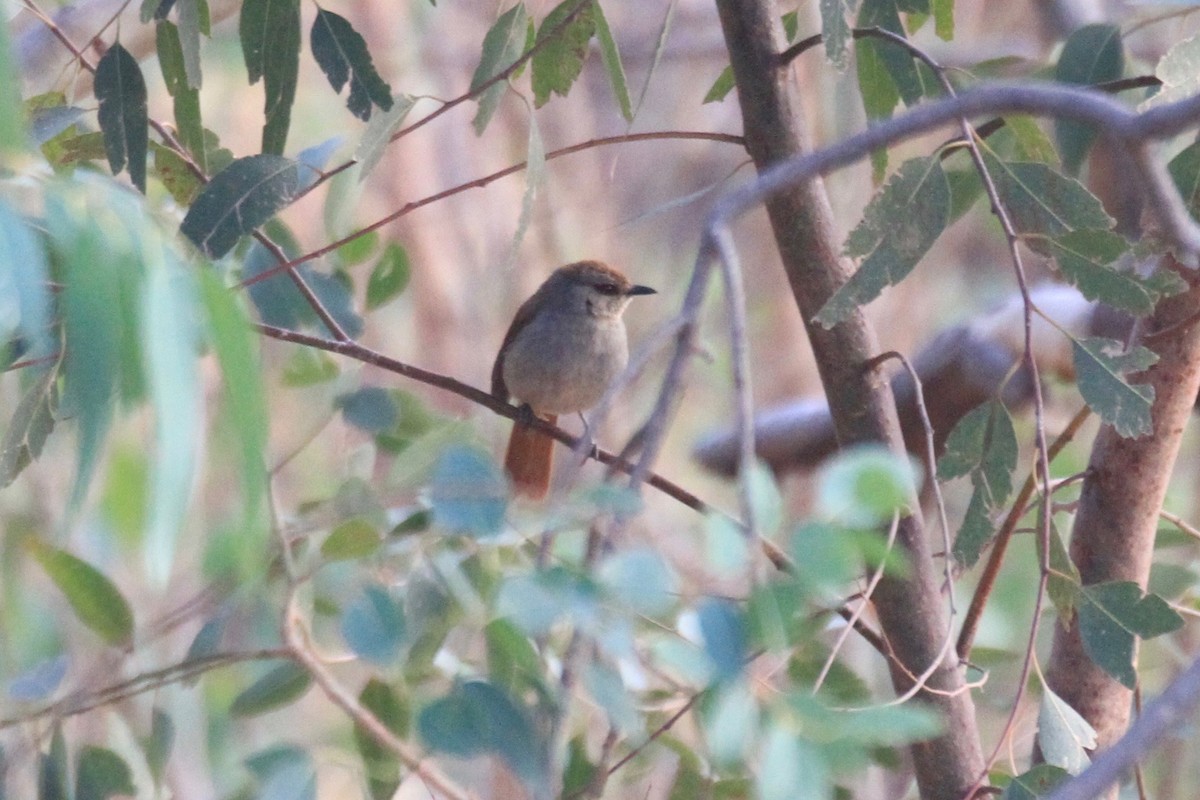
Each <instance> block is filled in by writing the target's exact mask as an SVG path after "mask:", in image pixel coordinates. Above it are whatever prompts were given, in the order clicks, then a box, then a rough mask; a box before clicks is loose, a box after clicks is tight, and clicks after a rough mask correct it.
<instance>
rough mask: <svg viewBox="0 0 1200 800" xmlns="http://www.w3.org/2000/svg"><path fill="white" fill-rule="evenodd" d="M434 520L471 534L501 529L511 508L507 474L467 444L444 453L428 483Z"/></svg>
mask: <svg viewBox="0 0 1200 800" xmlns="http://www.w3.org/2000/svg"><path fill="white" fill-rule="evenodd" d="M429 495H430V500H431V501H432V503H433V519H434V523H435V524H436V525H438V526H439V527H442V528H445V529H447V530H451V531H456V532H461V533H466V534H468V535H471V536H490V535H492V534H495V533H499V532H500V528H501V526H502V525H503V524H504V512H505V510H506V509H507V508H508V487H507V482H506V480H505V478H504V474H503V473H502V472H501V471H500V468H499V467H498V466H496V463H495V461H493V460H492V458H491V456H490V455H489V454H487V453H485V452H484V451H482V450H480V449H478V448H475V447H470V446H467V445H451V446H450V447H448V448H446V450H445V451H444V452H443V453H442V456H441V458H439V459H438V462H437V465H436V466H435V467H434V470H433V480H432V482H431V483H430V486H429Z"/></svg>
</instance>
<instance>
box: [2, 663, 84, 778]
mask: <svg viewBox="0 0 1200 800" xmlns="http://www.w3.org/2000/svg"><path fill="white" fill-rule="evenodd" d="M70 665H71V661H70V659H68V658H67V656H66V655H65V654H61V653H60V654H59V655H57V656H55V657H53V658H48V659H46V660H45V661H39V662H38V663H37V664H34V665H33V666H32V667H30V668H29V669H27V670H25V671H24V672H21V673H20V674H18V675H16V676H15V677H13V678H12V679H11V680H9V681H8V685H7V686H6V687H5V690H6V694H7V695H8V699H9V700H15V701H16V702H18V703H36V702H38V701H41V700H46V699H48V698H49V697H50V695H52V694H54V692H55V690H57V689H58V687H59V686H61V685H62V680H63V678H65V677H66V676H67V667H69V666H70ZM3 769H4V756H3V750H0V773H2V772H3ZM0 797H3V794H0Z"/></svg>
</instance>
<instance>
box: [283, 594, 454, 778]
mask: <svg viewBox="0 0 1200 800" xmlns="http://www.w3.org/2000/svg"><path fill="white" fill-rule="evenodd" d="M283 636H284V642H285V643H286V644H287V647H288V650H289V651H290V652H291V654H292V656H293V657H294V658H295V659H296V661H298V662H300V665H301V666H303V667H304V668H305V669H306V670H307V671H308V673H309V674H310V675H311V676H312V678H313V681H314V682H315V683H316V684H317V685H318V686H319V687H321V690H322V691H323V692H325V696H326V697H328V698H329V700H330V701H331V702H332V703H333V704H334V705H335V706H337V707H338V708H340V709H342V711H343V712H345V714H346V715H347V716H348V717H350V719H351V720H352V721H353V722H354V724H355V725H356V726H358V727H359V728H361V729H362V730H364V731H366V732H367V733H368V734H369V735H370V736H371V738H373V739H374V740H375V741H377V742H378V743H379V744H380V745H382V746H383V747H386V748H387V749H388V750H389V751H391V752H392V753H393V754H395V756H396V757H397V758H398V759H399V760H400V762H401V763H403V764H404V765H405V766H406V767H408V769H410V770H412V772H414V773H415V774H416V775H417V776H418V777H419V778H420V779H421V780H422V781H424V782H425V783H426V784H428V786H429V787H430V788H433V789H436V790H437V791H438V792H439V793H440V794H441V795H442V796H445V797H446V798H448V799H449V800H471V799H472V798H473V797H474V795H473V793H471V792H468V791H467V790H466V789H464V788H462V787H461V786H459V785H458V784H457V783H455V782H454V780H452V779H451V778H450V777H449V776H447V775H446V774H445V773H444V772H442V770H441V769H440V768H439V767H438V766H437V765H436V764H434V763H433V762H431V761H430V760H429V759H427V758H426V757H425V756H424V755H423V754H422V753H420V752H419V751H418V750H417V749H416V748H414V747H413V746H412V745H410V744H409V743H408V742H406V741H404V740H403V739H401V738H400V737H399V736H397V735H396V734H395V733H393V732H392V730H391V729H390V728H389V727H388V726H387V725H385V724H383V722H382V721H381V720H380V719H379V717H377V716H375V714H373V713H371V711H370V710H369V709H368V708H366V707H365V706H363V704H362V703H360V702H359V701H358V698H356V697H355V696H354V695H352V694H351V693H350V692H349V691H348V690H347V689H346V687H344V686H343V685H342V684H341V683H340V682H339V681H338V680H337V678H336V677H334V675H333V673H332V672H330V670H329V667H327V666H326V665H325V663H324V662H323V661H321V659H320V658H318V657H317V654H316V653H315V652H313V648H312V644H311V641H310V638H309V632H308V627H307V625H306V624H305V622H304V619H303V616H302V615H301V613H300V608H299V603H298V600H297V598H296V587H295V586H293V587H292V590H291V593H290V596H289V597H288V601H287V610H286V612H285V616H284V624H283Z"/></svg>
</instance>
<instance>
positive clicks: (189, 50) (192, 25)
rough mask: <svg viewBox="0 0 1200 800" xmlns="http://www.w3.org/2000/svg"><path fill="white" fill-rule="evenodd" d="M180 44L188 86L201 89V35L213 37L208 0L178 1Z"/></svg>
mask: <svg viewBox="0 0 1200 800" xmlns="http://www.w3.org/2000/svg"><path fill="white" fill-rule="evenodd" d="M176 5H177V6H178V8H179V42H180V45H181V46H182V49H183V68H184V72H185V73H186V74H187V85H188V87H189V88H192V89H197V90H198V89H199V88H200V82H201V72H200V35H201V34H203V35H205V36H211V35H212V28H211V24H210V20H209V15H208V3H207V2H206V0H178V3H177V4H176Z"/></svg>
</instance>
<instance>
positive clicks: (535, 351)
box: [504, 315, 629, 414]
mask: <svg viewBox="0 0 1200 800" xmlns="http://www.w3.org/2000/svg"><path fill="white" fill-rule="evenodd" d="M628 360H629V345H628V343H627V341H626V337H625V324H624V323H623V322H622V321H621V320H620V318H616V319H611V320H605V319H597V318H595V317H589V316H585V315H542V316H539V317H536V318H535V319H534V320H532V321H531V322H530V323H529V324H528V325H526V326H525V328H524V329H523V330H522V331H521V332H520V333H519V334H517V336H516V337H515V338H514V339H513V341H512V342H511V343H510V345H509V347H508V350H507V352H506V353H505V357H504V382H505V383H506V384H507V385H508V389H509V391H510V392H512V394H513V396H514V397H516V398H517V399H518V400H520V401H521V402H524V403H528V404H529V405H530V406H531V407H532V408H533V409H534V410H535V411H537V412H540V413H543V414H572V413H575V412H577V411H585V410H587V409H589V408H591V407H593V406H594V405H596V403H598V402H600V398H601V397H602V396H603V395H604V391H605V390H606V389H607V388H608V385H609V383H610V382H611V381H612V380H613V379H614V378H615V377H616V376H617V375H618V374H619V373H620V372H621V370H623V369H624V368H625V364H626V362H627V361H628Z"/></svg>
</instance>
